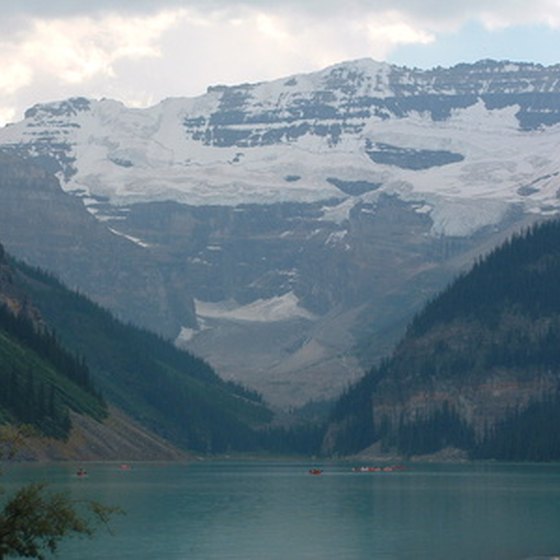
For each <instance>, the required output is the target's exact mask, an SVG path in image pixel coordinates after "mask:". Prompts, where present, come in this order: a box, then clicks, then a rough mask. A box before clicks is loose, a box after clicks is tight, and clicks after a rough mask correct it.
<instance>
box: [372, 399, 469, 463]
mask: <svg viewBox="0 0 560 560" xmlns="http://www.w3.org/2000/svg"><path fill="white" fill-rule="evenodd" d="M474 442H475V436H474V432H473V430H472V429H471V428H470V427H469V426H468V424H467V423H466V422H465V421H464V420H463V419H462V418H461V417H460V416H459V415H458V414H457V412H456V411H455V410H453V408H452V407H450V406H449V404H448V403H447V402H444V403H443V405H441V407H438V408H436V409H435V410H433V411H432V412H430V414H428V415H427V416H425V417H421V418H415V419H414V420H412V421H406V420H404V419H402V420H401V422H400V423H399V425H398V427H397V428H396V430H394V431H392V432H388V433H387V434H383V435H382V437H381V444H382V446H383V448H389V449H396V450H397V451H398V452H399V453H401V454H403V455H406V456H410V455H425V454H429V453H434V452H436V451H439V450H440V449H444V448H446V447H455V448H459V449H470V448H472V446H473V444H474Z"/></svg>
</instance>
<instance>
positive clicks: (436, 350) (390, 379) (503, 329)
mask: <svg viewBox="0 0 560 560" xmlns="http://www.w3.org/2000/svg"><path fill="white" fill-rule="evenodd" d="M559 279H560V222H559V221H551V222H548V223H545V224H543V225H541V226H539V227H535V228H532V229H531V230H530V231H529V232H527V233H525V234H523V235H520V236H516V237H514V238H513V239H512V240H510V241H508V242H507V243H505V244H504V245H503V246H501V247H500V248H499V249H497V250H495V251H493V252H492V253H491V254H490V255H488V256H487V257H486V258H484V259H482V260H479V261H478V262H477V263H476V265H475V266H474V267H473V269H472V270H471V271H470V272H468V273H467V274H465V275H463V276H461V277H459V278H458V279H457V280H456V281H454V282H453V283H452V284H451V285H450V286H449V287H448V288H447V289H446V290H445V291H443V292H442V293H441V294H440V295H439V296H438V297H436V298H435V299H434V300H433V301H431V302H430V303H428V304H427V306H426V307H425V308H424V310H423V311H422V312H421V313H419V314H418V315H417V316H416V317H415V318H414V320H413V321H412V323H411V324H410V326H409V328H408V330H407V334H406V336H405V337H404V338H403V339H402V341H401V342H400V343H399V345H398V346H397V348H396V349H395V351H394V353H393V355H392V356H391V357H390V358H389V359H387V360H386V361H384V362H383V363H382V364H381V365H380V366H379V367H376V368H374V369H373V370H372V371H371V372H370V373H368V374H367V376H366V377H364V378H363V379H362V380H361V381H360V382H359V383H358V384H356V385H355V386H354V387H352V388H351V389H350V390H349V391H348V392H347V393H346V394H345V395H344V396H343V397H342V398H341V400H340V401H339V402H338V404H337V406H336V409H335V411H334V413H333V416H332V418H331V424H330V427H329V429H328V432H327V435H326V437H325V441H324V446H325V449H326V450H328V451H329V452H338V453H351V452H356V451H359V450H361V449H364V448H365V447H368V446H370V445H372V444H374V443H377V444H378V446H380V448H381V449H385V450H393V451H394V450H396V451H398V452H401V453H403V454H412V455H415V454H423V453H433V452H436V451H439V450H441V449H442V448H445V447H448V446H449V447H457V448H460V449H463V450H464V451H466V452H468V453H469V454H470V455H471V456H473V457H490V458H498V459H530V460H551V459H555V460H557V459H558V458H560V437H559V436H558V431H557V430H556V429H555V426H557V424H558V421H560V353H559V349H560V290H559V289H558V286H559V284H558V282H559Z"/></svg>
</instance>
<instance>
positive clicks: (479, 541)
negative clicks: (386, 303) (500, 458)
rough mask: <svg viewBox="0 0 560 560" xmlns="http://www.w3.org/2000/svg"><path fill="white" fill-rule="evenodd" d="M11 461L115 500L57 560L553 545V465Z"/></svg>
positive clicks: (375, 559) (504, 553)
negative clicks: (367, 469) (92, 529)
mask: <svg viewBox="0 0 560 560" xmlns="http://www.w3.org/2000/svg"><path fill="white" fill-rule="evenodd" d="M77 466H78V465H67V466H60V465H8V466H5V467H4V475H3V477H2V481H1V482H2V484H3V485H4V487H5V488H6V489H7V490H13V489H14V488H15V487H17V485H19V484H21V483H23V482H28V481H31V480H44V481H48V482H49V483H50V485H51V487H52V488H54V489H56V490H61V489H64V490H68V491H70V492H71V493H72V495H73V496H75V497H76V498H77V499H82V498H94V499H96V500H99V501H101V502H103V503H105V504H108V505H109V504H110V505H118V506H121V507H122V508H123V509H124V510H126V512H127V513H126V515H125V516H118V517H115V518H114V520H113V521H112V527H113V529H114V534H113V535H110V534H108V533H107V532H106V531H105V530H100V531H99V532H98V533H97V534H96V536H95V537H94V538H93V539H87V538H85V539H84V538H75V539H71V540H69V541H66V542H65V543H64V544H63V545H62V547H61V549H60V553H59V555H58V558H60V559H61V560H101V559H103V560H113V559H114V560H148V559H149V560H217V559H220V560H300V559H301V560H305V559H310V560H311V559H313V560H330V559H332V560H335V559H336V560H409V559H410V560H428V559H430V560H432V559H435V560H444V559H446V560H447V559H450V560H451V559H452V560H462V559H465V560H502V559H503V560H506V559H507V560H515V559H525V558H536V557H539V556H546V555H552V554H555V553H556V554H560V465H509V464H508V465H504V464H468V465H411V466H410V468H408V469H406V470H404V471H398V472H387V473H383V472H381V473H355V472H352V470H351V465H347V464H341V463H335V464H322V465H319V466H321V468H322V469H323V474H321V475H319V476H312V475H310V474H308V469H309V467H311V466H315V465H312V464H310V463H300V462H227V461H215V462H212V461H201V462H195V463H190V464H146V463H136V464H133V465H132V469H131V470H129V471H121V470H120V469H119V465H114V464H106V463H105V464H88V465H87V470H88V476H87V478H79V477H77V476H76V474H75V473H76V467H77Z"/></svg>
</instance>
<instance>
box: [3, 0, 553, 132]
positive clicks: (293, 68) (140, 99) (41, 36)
mask: <svg viewBox="0 0 560 560" xmlns="http://www.w3.org/2000/svg"><path fill="white" fill-rule="evenodd" d="M0 7H1V8H2V12H1V13H2V18H1V20H0V32H1V35H0V37H1V38H0V68H1V69H2V71H1V72H0V123H2V122H5V121H8V120H15V119H19V118H21V115H22V112H23V111H24V110H25V108H27V107H28V106H30V105H32V104H34V103H37V102H43V101H49V100H53V99H61V98H65V97H68V96H72V95H85V96H88V97H113V98H116V99H121V100H122V101H124V102H125V103H127V104H129V105H135V106H145V105H148V104H152V103H156V102H157V101H159V100H160V99H162V98H165V97H169V96H181V95H184V96H192V95H198V94H201V93H203V92H204V91H205V89H206V87H207V86H208V85H211V84H215V83H238V82H244V81H260V80H268V79H273V78H278V77H282V76H285V75H288V74H293V73H298V72H308V71H312V70H318V69H320V68H322V67H324V66H327V65H330V64H334V63H336V62H340V61H343V60H349V59H353V58H363V57H371V58H375V59H378V60H387V61H390V62H396V63H399V64H407V65H409V66H414V65H430V66H434V65H437V64H442V65H450V64H455V63H458V62H461V61H472V60H476V59H477V58H512V59H516V60H519V59H520V58H522V59H524V60H534V61H536V62H543V63H547V64H550V63H555V62H557V61H556V60H555V59H554V57H555V56H556V53H558V52H560V0H534V1H532V2H529V1H520V0H493V1H492V0H485V1H483V0H470V1H458V0H455V1H449V0H448V1H440V0H404V1H395V0H350V1H348V0H345V1H341V0H282V2H281V3H280V2H278V0H274V1H273V0H243V1H241V0H191V1H180V0H160V1H155V0H92V1H90V2H81V1H79V2H77V1H76V0H49V1H45V0H0ZM536 39H538V40H536ZM520 46H524V49H525V50H522V51H520Z"/></svg>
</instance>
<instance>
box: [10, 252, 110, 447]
mask: <svg viewBox="0 0 560 560" xmlns="http://www.w3.org/2000/svg"><path fill="white" fill-rule="evenodd" d="M14 276H15V274H14V271H13V269H12V268H11V267H10V266H9V265H8V263H7V262H6V257H5V254H4V250H3V248H2V246H1V245H0V377H1V383H2V387H3V390H2V393H1V394H0V419H1V420H2V421H3V422H12V423H24V424H30V425H32V426H33V427H34V428H35V429H36V430H38V431H39V432H41V433H42V434H43V435H45V436H52V437H55V438H67V437H68V435H69V433H70V429H71V427H72V423H71V421H70V411H73V412H74V413H78V414H81V415H87V416H91V417H92V418H94V419H95V420H98V421H99V420H102V419H103V418H105V417H106V416H107V406H106V404H105V402H104V401H103V399H102V398H101V397H100V396H99V394H98V392H97V391H96V389H95V387H94V385H93V383H92V380H91V377H90V374H89V370H88V367H87V365H86V364H85V363H84V362H83V360H82V359H80V358H79V357H78V356H76V355H73V354H71V353H70V352H68V351H67V350H65V349H64V348H63V347H62V346H61V345H60V343H59V342H58V341H57V339H56V337H55V336H54V334H53V332H52V331H49V330H48V329H47V328H46V325H45V324H44V323H43V322H42V318H41V316H40V314H39V313H38V311H37V309H36V308H34V307H33V306H32V305H31V304H30V302H29V301H28V298H27V297H26V294H25V293H24V292H23V291H22V290H21V288H20V287H18V286H17V285H16V282H15V281H14Z"/></svg>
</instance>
